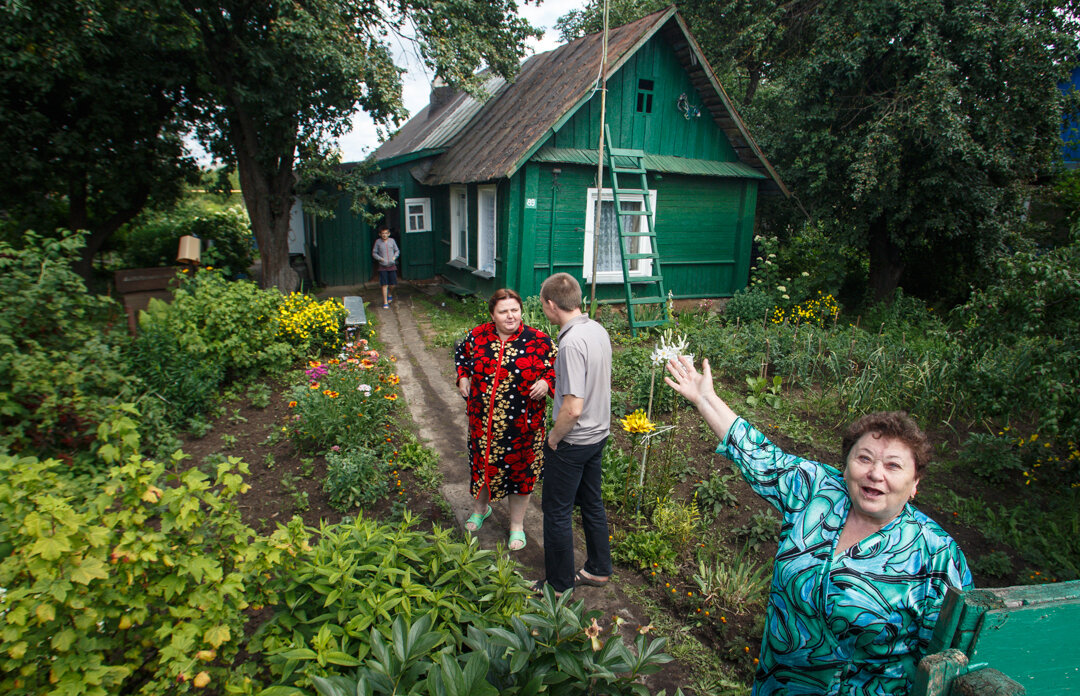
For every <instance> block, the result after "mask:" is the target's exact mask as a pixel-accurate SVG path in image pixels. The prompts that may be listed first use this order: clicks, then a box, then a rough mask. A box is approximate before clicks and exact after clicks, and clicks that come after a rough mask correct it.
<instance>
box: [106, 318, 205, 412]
mask: <svg viewBox="0 0 1080 696" xmlns="http://www.w3.org/2000/svg"><path fill="white" fill-rule="evenodd" d="M127 359H128V363H129V364H130V365H131V369H132V370H133V371H134V373H135V375H136V376H138V377H139V379H141V380H142V382H143V384H144V385H145V388H146V390H147V391H148V392H150V393H151V394H152V395H154V396H155V397H156V398H159V399H162V400H164V401H165V402H166V403H167V404H168V405H169V408H168V409H167V410H166V413H167V414H168V416H169V418H170V420H171V421H172V422H173V423H181V422H183V421H185V420H188V419H191V418H194V417H198V416H201V415H203V414H204V413H206V412H207V411H209V410H210V407H211V405H212V404H213V403H214V402H215V401H216V400H217V397H218V396H219V392H218V388H219V387H220V385H221V383H222V382H223V381H224V380H225V370H224V369H223V360H222V359H221V357H220V356H218V355H215V354H213V353H204V354H202V355H199V354H196V353H193V352H189V351H187V350H185V349H184V347H183V344H182V342H181V338H180V337H179V336H177V335H176V334H174V333H172V332H171V331H170V330H169V327H168V326H167V325H166V324H165V323H164V322H158V321H144V322H143V323H142V328H141V330H140V331H139V333H138V335H137V336H136V337H135V340H134V341H132V343H131V348H130V349H129V351H128V354H127Z"/></svg>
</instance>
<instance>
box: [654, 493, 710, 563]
mask: <svg viewBox="0 0 1080 696" xmlns="http://www.w3.org/2000/svg"><path fill="white" fill-rule="evenodd" d="M652 520H653V524H655V525H656V529H657V531H658V532H660V534H662V535H663V536H664V537H665V538H666V539H669V540H671V543H672V546H673V547H674V548H675V550H676V552H678V551H683V550H686V549H687V548H689V547H690V543H691V542H692V541H693V540H694V539H695V537H696V536H697V535H698V532H699V529H698V524H699V523H700V522H701V514H700V513H699V512H698V506H697V499H696V498H695V499H691V500H690V502H689V503H681V502H679V501H677V500H672V499H671V498H666V499H664V500H660V501H658V502H657V505H656V507H655V508H654V509H653V514H652Z"/></svg>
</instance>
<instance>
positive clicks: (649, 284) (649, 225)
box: [594, 123, 667, 336]
mask: <svg viewBox="0 0 1080 696" xmlns="http://www.w3.org/2000/svg"><path fill="white" fill-rule="evenodd" d="M604 141H605V142H604V144H605V146H606V148H607V155H608V172H610V176H611V194H612V198H613V199H614V200H613V203H614V209H615V224H616V228H617V229H618V230H619V254H620V256H622V277H623V288H624V290H625V292H626V316H627V319H628V320H629V322H630V334H631V335H632V336H636V335H637V330H638V329H640V328H645V327H648V326H659V325H661V324H665V323H667V305H666V303H667V294H666V293H665V292H664V276H663V274H662V273H661V272H660V254H659V253H658V252H657V245H656V232H655V231H654V230H653V210H652V199H651V198H649V183H648V181H647V180H646V178H645V152H644V151H643V150H632V149H628V148H618V147H612V146H611V129H610V128H608V125H607V124H606V123H605V124H604ZM616 158H618V159H619V160H620V161H622V162H624V163H625V160H627V159H629V160H631V161H632V162H633V165H632V166H620V165H618V164H616ZM620 175H622V176H624V177H627V178H630V179H633V177H637V182H638V186H637V188H634V187H633V186H630V185H627V186H626V187H623V186H622V185H620V184H619V176H620ZM627 183H628V184H630V183H633V182H632V181H631V182H627ZM637 195H640V196H641V200H642V201H643V205H642V206H641V209H640V210H623V209H622V202H621V200H620V198H621V197H623V196H637ZM624 216H639V217H641V219H642V222H643V223H644V224H642V225H640V226H638V225H631V226H630V229H627V228H626V226H625V225H623V217H624ZM594 227H595V228H596V229H597V230H599V229H600V222H599V221H596V222H595V223H594ZM597 234H599V231H598V232H597ZM639 237H647V238H648V240H649V251H648V252H646V253H629V252H627V250H626V247H627V242H632V241H635V239H636V238H639ZM635 248H636V247H635ZM645 259H650V260H651V261H652V268H651V273H650V275H647V276H636V277H635V278H633V281H632V282H633V284H634V285H638V286H643V287H639V293H640V295H639V296H638V297H635V296H634V289H633V288H632V287H631V278H630V262H631V261H635V260H645ZM648 305H656V316H657V318H656V319H645V320H641V319H638V311H637V310H639V309H641V308H642V307H645V306H648Z"/></svg>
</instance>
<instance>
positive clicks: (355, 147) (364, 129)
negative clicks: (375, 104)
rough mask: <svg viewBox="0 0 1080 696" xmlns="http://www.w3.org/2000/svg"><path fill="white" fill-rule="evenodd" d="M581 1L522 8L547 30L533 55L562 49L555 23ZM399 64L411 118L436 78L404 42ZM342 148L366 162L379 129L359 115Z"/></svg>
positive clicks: (349, 157)
mask: <svg viewBox="0 0 1080 696" xmlns="http://www.w3.org/2000/svg"><path fill="white" fill-rule="evenodd" d="M582 4H583V3H582V2H580V0H544V3H543V4H542V5H540V6H539V7H537V6H536V5H535V4H534V3H532V2H530V3H529V4H528V5H525V4H522V3H521V2H520V0H519V2H518V5H519V7H520V12H521V14H522V16H524V17H525V18H526V19H528V20H529V22H531V23H532V25H533V26H535V27H538V28H540V29H542V30H544V36H543V38H541V39H540V40H539V41H532V42H531V43H530V47H531V48H532V52H533V53H542V52H544V51H550V50H551V49H553V48H555V47H556V46H558V45H559V37H558V33H557V32H556V31H555V20H557V19H558V18H559V17H561V16H563V15H564V14H566V13H567V12H569V11H570V10H573V9H577V8H579V7H581V6H582ZM398 55H399V59H400V60H399V64H402V65H405V66H406V67H407V68H408V72H407V73H406V75H405V89H404V98H405V108H406V109H408V110H409V113H410V114H414V113H416V112H417V111H419V110H420V109H422V108H424V106H425V105H426V104H427V103H428V97H429V95H430V93H431V78H432V75H430V74H428V73H427V70H426V68H425V67H424V66H423V65H422V64H421V63H420V62H419V61H418V60H417V59H416V57H415V56H414V55H413V54H412V52H411V48H410V47H409V46H408V45H407V44H406V43H405V42H402V43H401V44H400V45H399V47H398ZM338 144H339V146H340V147H341V152H342V159H343V160H344V161H345V162H355V161H357V160H361V159H364V157H366V156H367V155H368V154H370V153H371V152H372V150H374V149H375V148H376V147H378V146H379V140H378V136H377V135H376V133H375V126H374V125H373V124H372V123H371V119H369V118H368V117H367V116H366V115H365V114H360V115H358V116H357V117H356V118H355V119H353V128H352V131H351V132H350V133H349V134H348V135H346V136H345V137H344V138H342V139H341V141H340V142H339V143H338Z"/></svg>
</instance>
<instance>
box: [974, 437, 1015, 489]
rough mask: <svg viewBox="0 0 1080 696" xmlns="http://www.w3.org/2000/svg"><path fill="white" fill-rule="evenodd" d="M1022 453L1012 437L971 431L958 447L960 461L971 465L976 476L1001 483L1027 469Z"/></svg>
mask: <svg viewBox="0 0 1080 696" xmlns="http://www.w3.org/2000/svg"><path fill="white" fill-rule="evenodd" d="M1029 449H1030V448H1029ZM1022 454H1023V450H1022V448H1020V447H1017V446H1016V443H1015V441H1014V440H1013V439H1010V438H1005V437H1003V436H1000V435H992V434H990V433H972V434H971V435H969V436H968V438H967V440H965V441H964V444H963V445H962V446H961V447H960V462H961V463H963V464H965V465H967V466H969V467H971V470H972V472H974V474H975V475H976V476H978V477H980V478H983V479H986V480H987V481H991V482H995V483H1001V482H1004V481H1007V480H1008V479H1009V478H1011V477H1015V476H1016V475H1018V474H1019V473H1020V472H1022V471H1025V470H1026V469H1027V467H1026V466H1025V465H1024V461H1023V458H1022Z"/></svg>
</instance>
